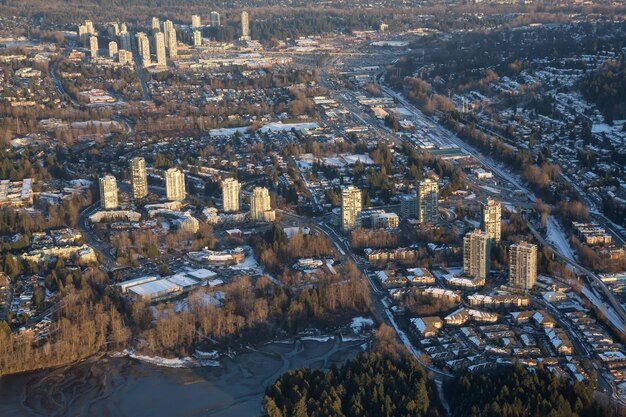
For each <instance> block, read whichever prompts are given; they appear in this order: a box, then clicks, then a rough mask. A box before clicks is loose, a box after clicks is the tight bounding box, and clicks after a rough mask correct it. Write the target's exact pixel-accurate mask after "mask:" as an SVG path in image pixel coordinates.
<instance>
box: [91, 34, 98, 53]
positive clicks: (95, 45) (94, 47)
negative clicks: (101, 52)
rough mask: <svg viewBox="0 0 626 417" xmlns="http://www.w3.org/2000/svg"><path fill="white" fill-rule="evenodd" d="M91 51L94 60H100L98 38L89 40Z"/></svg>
mask: <svg viewBox="0 0 626 417" xmlns="http://www.w3.org/2000/svg"><path fill="white" fill-rule="evenodd" d="M89 51H90V52H91V57H92V58H93V59H96V58H98V37H97V36H92V37H90V38H89Z"/></svg>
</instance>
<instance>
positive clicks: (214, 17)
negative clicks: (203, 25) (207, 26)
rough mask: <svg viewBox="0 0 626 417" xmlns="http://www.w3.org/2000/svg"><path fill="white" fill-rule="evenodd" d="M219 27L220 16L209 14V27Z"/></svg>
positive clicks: (215, 13)
mask: <svg viewBox="0 0 626 417" xmlns="http://www.w3.org/2000/svg"><path fill="white" fill-rule="evenodd" d="M219 26H220V14H219V13H218V12H211V27H214V28H216V27H219Z"/></svg>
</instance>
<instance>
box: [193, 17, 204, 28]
mask: <svg viewBox="0 0 626 417" xmlns="http://www.w3.org/2000/svg"><path fill="white" fill-rule="evenodd" d="M200 26H202V22H201V21H200V16H198V15H197V14H194V15H191V27H192V28H194V29H195V28H199V27H200Z"/></svg>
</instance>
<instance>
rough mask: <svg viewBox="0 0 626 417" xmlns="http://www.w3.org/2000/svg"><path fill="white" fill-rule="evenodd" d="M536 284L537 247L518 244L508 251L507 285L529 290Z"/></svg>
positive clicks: (524, 243) (528, 244) (523, 243)
mask: <svg viewBox="0 0 626 417" xmlns="http://www.w3.org/2000/svg"><path fill="white" fill-rule="evenodd" d="M536 282H537V245H533V244H530V243H527V242H519V243H516V244H514V245H511V247H510V249H509V285H511V286H512V287H517V288H522V289H525V290H529V289H531V288H532V287H534V286H535V283H536Z"/></svg>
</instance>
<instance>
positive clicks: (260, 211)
mask: <svg viewBox="0 0 626 417" xmlns="http://www.w3.org/2000/svg"><path fill="white" fill-rule="evenodd" d="M270 212H272V213H271V214H270ZM272 217H273V210H272V206H271V203H270V192H269V190H268V189H267V188H265V187H255V188H254V190H252V196H251V197H250V218H251V219H252V220H255V221H273V220H274V219H273V218H272Z"/></svg>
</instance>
